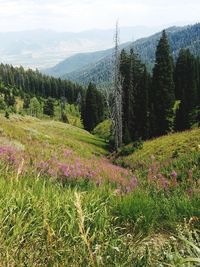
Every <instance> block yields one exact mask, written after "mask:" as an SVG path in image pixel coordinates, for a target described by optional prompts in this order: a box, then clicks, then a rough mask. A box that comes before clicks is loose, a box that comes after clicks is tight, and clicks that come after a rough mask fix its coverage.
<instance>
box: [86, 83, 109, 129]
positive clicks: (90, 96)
mask: <svg viewBox="0 0 200 267" xmlns="http://www.w3.org/2000/svg"><path fill="white" fill-rule="evenodd" d="M103 114H104V105H103V97H102V95H101V93H100V92H99V91H98V90H97V89H96V86H95V85H94V84H92V83H90V84H89V86H88V89H87V92H86V98H85V103H84V107H83V108H82V119H83V124H84V128H85V129H86V130H87V131H92V130H93V129H94V128H95V127H96V125H97V124H98V123H100V122H101V121H102V120H103V119H104V118H103Z"/></svg>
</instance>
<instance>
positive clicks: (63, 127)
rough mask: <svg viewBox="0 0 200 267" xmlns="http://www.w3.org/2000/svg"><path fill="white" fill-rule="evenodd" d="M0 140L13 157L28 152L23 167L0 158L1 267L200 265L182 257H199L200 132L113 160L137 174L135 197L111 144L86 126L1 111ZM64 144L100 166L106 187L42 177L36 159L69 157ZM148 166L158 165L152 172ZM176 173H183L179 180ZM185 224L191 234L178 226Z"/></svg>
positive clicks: (146, 146)
mask: <svg viewBox="0 0 200 267" xmlns="http://www.w3.org/2000/svg"><path fill="white" fill-rule="evenodd" d="M0 144H1V146H3V145H6V146H12V147H15V148H18V149H19V151H20V152H19V155H16V156H20V153H22V154H23V157H24V160H25V163H24V168H25V171H24V172H23V173H20V172H19V167H17V168H12V166H11V164H10V163H9V160H8V162H7V163H6V162H3V161H2V162H1V161H0V266H77V267H78V266H83V267H84V266H117V267H118V266H120V267H121V266H127V267H129V266H135V267H140V266H141V267H143V266H144V267H145V266H152V267H154V266H195V265H194V264H193V263H192V261H191V262H190V263H188V262H187V263H184V261H186V260H188V259H189V258H191V257H192V258H195V259H197V260H198V259H199V258H200V256H199V254H198V249H195V248H194V246H197V248H198V246H199V244H198V242H197V238H199V232H198V229H199V218H200V209H199V207H200V197H199V196H200V190H199V189H200V188H199V185H200V184H199V177H200V168H199V166H200V150H199V146H198V145H199V144H200V129H194V130H192V131H187V132H184V133H178V134H174V135H169V136H165V137H161V138H158V139H155V140H152V141H148V142H145V143H144V145H143V147H142V148H141V149H140V150H137V151H136V152H134V153H133V154H131V155H129V156H127V157H120V158H117V159H115V160H116V161H117V162H118V163H120V164H121V165H124V166H128V167H129V168H130V169H132V171H133V173H132V175H136V176H137V182H138V185H137V187H136V188H134V190H133V191H132V192H130V193H128V192H126V188H123V187H122V185H121V184H120V183H117V179H119V176H117V175H118V173H119V172H121V171H122V169H120V168H117V167H115V166H114V165H112V164H110V163H109V162H108V160H107V159H106V158H105V156H106V155H107V154H108V151H107V144H106V142H104V141H103V140H102V139H100V138H98V137H95V136H93V135H91V134H89V133H88V132H86V131H84V130H82V129H80V128H76V127H74V126H71V125H67V124H63V123H60V122H55V121H50V120H39V119H34V118H31V117H22V116H17V115H15V116H11V118H10V120H7V119H5V118H4V117H3V116H1V117H0ZM63 149H69V150H72V151H73V153H74V154H73V155H72V156H70V159H68V160H70V162H73V160H74V159H76V158H77V157H78V158H80V159H81V162H83V163H84V164H86V165H88V166H90V165H91V166H90V167H92V168H96V169H97V170H98V169H102V168H103V172H102V173H103V175H104V176H106V177H110V178H111V180H108V181H107V182H104V183H102V185H101V186H96V183H95V182H94V181H93V180H91V181H90V180H87V179H86V180H79V181H78V180H76V179H74V180H73V179H71V180H70V179H69V180H67V182H66V183H61V182H60V180H55V179H52V177H50V176H48V174H47V173H46V174H42V173H38V171H37V169H36V167H35V165H34V163H37V162H40V161H41V160H44V159H50V158H51V157H52V156H56V157H58V159H59V160H63V161H64V160H66V159H65V157H63V155H62V153H63ZM152 156H153V157H152ZM102 158H103V162H102ZM104 161H105V162H104ZM19 166H20V165H19ZM149 169H152V170H153V171H154V174H151V175H150V177H149ZM172 171H176V173H177V185H175V186H174V185H173V184H172V175H171V172H172ZM17 173H19V175H17ZM123 175H124V172H122V176H123ZM153 175H155V176H156V178H154V177H153ZM159 175H162V177H164V179H166V180H167V182H168V187H167V189H166V188H165V187H163V185H162V182H161V181H162V179H159ZM113 177H115V180H113V181H114V183H113V182H111V181H112V178H113ZM16 178H17V179H16ZM122 178H123V179H124V181H125V180H126V179H127V177H122ZM150 178H151V181H150ZM113 179H114V178H113ZM191 218H192V220H193V218H194V221H195V222H194V223H191V221H192V220H191ZM184 225H186V226H187V227H188V230H187V233H186V234H185V230H184V233H183V231H182V232H181V233H180V231H177V230H176V228H177V226H178V227H179V228H180V227H183V226H184ZM194 228H197V230H194ZM194 233H195V235H196V236H197V238H194ZM172 235H175V236H176V235H178V236H179V238H182V237H183V236H184V240H186V241H184V240H183V238H182V239H180V240H181V241H180V242H179V241H178V240H179V239H178V238H177V239H176V242H175V243H174V244H173V245H172V244H171V241H170V240H171V239H170V236H172ZM188 240H189V242H191V243H192V244H193V245H194V246H193V249H191V244H189V245H188V243H187V241H188ZM198 240H199V239H198ZM186 243H187V245H186ZM157 244H159V245H157ZM180 250H181V251H184V253H185V254H184V253H182V252H180V253H179V251H180ZM177 251H178V252H177ZM179 263H181V264H182V265H180V264H179ZM165 264H171V265H165ZM178 264H179V265H178ZM184 264H185V265H184ZM196 266H198V265H196Z"/></svg>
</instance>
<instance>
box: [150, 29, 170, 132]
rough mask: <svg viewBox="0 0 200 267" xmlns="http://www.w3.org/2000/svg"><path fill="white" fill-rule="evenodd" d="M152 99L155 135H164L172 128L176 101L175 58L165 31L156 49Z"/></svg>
mask: <svg viewBox="0 0 200 267" xmlns="http://www.w3.org/2000/svg"><path fill="white" fill-rule="evenodd" d="M152 101H153V110H154V113H155V114H154V115H152V116H151V117H152V118H154V119H155V122H151V123H153V124H154V125H155V128H154V129H153V135H155V136H160V135H164V134H166V133H168V132H169V131H170V129H171V117H172V116H173V106H174V103H175V92H174V81H173V59H172V56H171V53H170V47H169V43H168V39H167V35H166V32H165V31H163V33H162V37H161V39H160V41H159V43H158V46H157V50H156V62H155V66H154V69H153V78H152Z"/></svg>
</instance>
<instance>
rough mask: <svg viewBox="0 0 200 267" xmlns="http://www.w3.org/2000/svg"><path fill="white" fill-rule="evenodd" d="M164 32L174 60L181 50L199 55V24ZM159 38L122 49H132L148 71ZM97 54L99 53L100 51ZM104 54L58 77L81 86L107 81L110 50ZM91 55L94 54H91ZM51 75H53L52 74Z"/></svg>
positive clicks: (145, 40) (153, 37)
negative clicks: (187, 50) (184, 49)
mask: <svg viewBox="0 0 200 267" xmlns="http://www.w3.org/2000/svg"><path fill="white" fill-rule="evenodd" d="M166 32H167V34H168V38H169V42H170V45H171V47H172V54H173V56H174V58H176V57H177V55H178V52H179V50H180V49H181V48H188V49H190V50H191V52H192V53H193V54H194V55H195V56H198V55H200V23H196V24H194V25H187V26H183V27H176V26H173V27H169V28H167V29H166ZM160 36H161V32H158V33H156V34H153V35H152V36H150V37H145V38H141V39H139V40H136V41H135V42H134V43H131V44H130V43H129V44H127V46H126V44H124V47H126V49H127V50H129V49H130V48H134V50H135V52H136V53H137V54H138V55H139V57H140V58H141V60H142V62H143V63H145V64H147V65H148V66H149V69H152V66H153V64H154V59H155V50H156V46H157V42H158V40H159V38H160ZM97 53H100V51H98V52H97ZM104 53H105V54H106V55H105V57H104V58H100V59H99V60H97V61H95V60H94V61H93V62H90V63H89V64H86V65H85V66H82V67H81V68H79V69H78V68H77V69H76V70H74V71H72V72H70V73H66V74H65V75H61V76H60V77H61V78H62V79H66V78H67V79H70V80H72V81H75V82H78V83H81V84H83V85H87V84H88V83H89V82H94V83H96V84H100V83H104V82H107V81H109V77H111V70H112V62H111V56H112V49H110V50H109V51H108V50H107V52H105V51H104ZM93 55H95V54H94V53H93ZM71 59H72V58H71ZM69 60H70V58H68V59H67V61H69ZM59 68H60V69H61V65H59ZM63 71H64V70H63ZM63 71H62V73H63ZM51 75H54V74H53V72H52V73H51Z"/></svg>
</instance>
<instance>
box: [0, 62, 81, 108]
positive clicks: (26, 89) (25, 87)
mask: <svg viewBox="0 0 200 267" xmlns="http://www.w3.org/2000/svg"><path fill="white" fill-rule="evenodd" d="M0 80H1V82H2V83H3V84H4V85H5V86H7V87H10V88H11V87H12V88H15V90H14V93H15V94H18V95H20V96H21V97H22V98H24V96H25V95H28V96H31V97H34V96H36V97H43V98H48V97H52V98H55V99H60V98H62V97H64V98H66V99H67V102H68V103H69V104H73V103H75V102H76V100H77V98H78V96H79V94H84V88H83V87H82V86H80V85H78V84H75V83H72V82H70V81H67V80H61V79H57V78H54V77H50V76H47V75H43V74H41V73H40V72H39V71H38V70H36V71H34V70H31V69H28V70H24V68H23V67H19V68H18V67H13V66H12V65H7V64H6V65H4V64H1V65H0Z"/></svg>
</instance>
